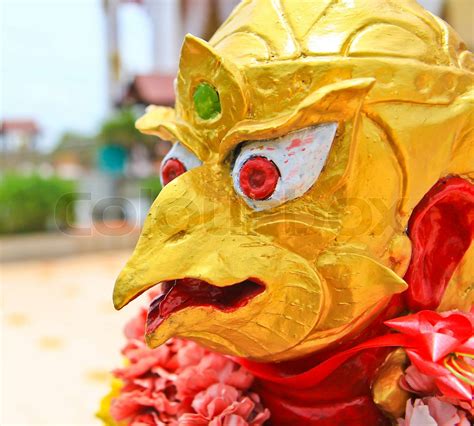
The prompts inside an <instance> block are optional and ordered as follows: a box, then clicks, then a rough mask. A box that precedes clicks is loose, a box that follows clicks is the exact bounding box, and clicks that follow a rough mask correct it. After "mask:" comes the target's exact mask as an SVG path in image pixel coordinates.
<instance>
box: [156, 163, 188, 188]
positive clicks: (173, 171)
mask: <svg viewBox="0 0 474 426" xmlns="http://www.w3.org/2000/svg"><path fill="white" fill-rule="evenodd" d="M185 171H186V167H185V166H184V164H183V163H182V162H181V161H179V160H178V159H176V158H170V159H169V160H166V163H165V164H164V165H163V168H162V169H161V181H162V182H163V185H168V184H169V183H170V182H171V181H172V180H173V179H176V178H177V177H178V176H179V175H182V174H183V173H184V172H185Z"/></svg>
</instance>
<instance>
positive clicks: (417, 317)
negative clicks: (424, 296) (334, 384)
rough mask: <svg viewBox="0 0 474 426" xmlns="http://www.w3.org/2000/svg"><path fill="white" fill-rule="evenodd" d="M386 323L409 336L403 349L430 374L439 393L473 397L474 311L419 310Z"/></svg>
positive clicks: (421, 371) (424, 371)
mask: <svg viewBox="0 0 474 426" xmlns="http://www.w3.org/2000/svg"><path fill="white" fill-rule="evenodd" d="M386 324H387V325H388V326H390V327H392V328H394V329H395V330H397V331H399V332H401V333H403V334H405V335H407V336H410V345H408V347H407V348H406V352H407V354H408V356H409V358H410V360H411V362H412V364H413V365H414V366H415V367H416V368H417V369H418V371H419V372H420V373H422V374H423V375H425V376H428V377H431V378H432V379H433V380H434V384H435V385H436V387H437V388H438V390H439V391H440V392H441V394H442V395H444V396H446V397H448V398H453V399H457V400H460V401H472V395H473V386H474V368H473V366H472V362H471V358H474V315H473V314H472V313H463V312H458V311H451V312H444V313H437V312H432V311H421V312H418V313H417V314H414V315H408V316H405V317H402V318H396V319H393V320H390V321H387V322H386Z"/></svg>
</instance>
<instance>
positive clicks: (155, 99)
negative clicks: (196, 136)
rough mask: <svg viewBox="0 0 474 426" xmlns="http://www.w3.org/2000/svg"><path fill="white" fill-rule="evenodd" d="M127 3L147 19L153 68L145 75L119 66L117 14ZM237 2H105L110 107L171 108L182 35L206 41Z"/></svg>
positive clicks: (211, 0)
mask: <svg viewBox="0 0 474 426" xmlns="http://www.w3.org/2000/svg"><path fill="white" fill-rule="evenodd" d="M127 3H134V4H137V5H140V7H142V8H143V10H144V12H145V13H146V14H147V16H148V18H149V22H150V26H151V32H152V38H153V40H152V42H153V49H152V50H153V53H152V55H153V60H152V63H153V67H152V69H151V70H150V72H149V73H148V74H145V75H130V74H129V73H128V72H127V70H126V69H124V68H123V65H122V61H121V54H120V49H119V33H120V28H119V23H118V22H119V20H118V11H119V8H120V7H122V6H123V5H124V4H127ZM238 3H239V0H104V10H105V14H106V28H107V30H106V31H107V46H108V64H109V97H110V104H111V105H114V106H122V105H133V104H139V105H149V104H161V105H172V104H173V103H174V89H173V80H174V77H175V74H176V71H177V68H178V61H179V53H180V50H181V44H182V41H183V38H184V36H185V35H186V34H187V33H191V34H193V35H195V36H197V37H201V38H204V39H208V38H209V37H210V36H211V35H212V34H213V33H214V32H215V30H216V29H217V28H218V27H219V25H220V24H221V23H222V22H223V21H224V20H225V19H226V18H227V16H228V15H229V14H230V12H231V11H232V9H233V8H234V7H235V6H236V5H237V4H238Z"/></svg>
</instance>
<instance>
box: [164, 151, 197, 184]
mask: <svg viewBox="0 0 474 426" xmlns="http://www.w3.org/2000/svg"><path fill="white" fill-rule="evenodd" d="M201 164H202V161H201V160H199V158H198V157H196V155H194V154H193V153H192V152H191V151H190V150H189V149H188V148H186V147H185V146H184V145H182V144H181V143H179V142H178V143H176V144H174V145H173V147H172V148H171V150H170V151H169V152H168V154H166V156H165V158H163V161H162V162H161V167H160V178H161V184H162V185H163V186H165V185H167V184H168V183H170V182H171V181H172V180H173V179H176V178H177V177H178V176H179V175H182V174H183V173H186V172H187V171H188V170H191V169H194V168H195V167H199V166H200V165H201Z"/></svg>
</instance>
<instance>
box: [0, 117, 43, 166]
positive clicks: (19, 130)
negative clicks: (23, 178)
mask: <svg viewBox="0 0 474 426" xmlns="http://www.w3.org/2000/svg"><path fill="white" fill-rule="evenodd" d="M39 133H40V128H39V125H38V123H37V122H36V121H35V120H34V119H5V120H3V121H2V122H1V123H0V151H1V155H0V170H1V171H2V172H7V171H12V170H20V171H24V172H29V171H31V170H33V169H35V168H36V167H37V166H38V164H39V163H40V161H41V159H42V154H41V153H40V152H38V146H37V137H38V135H39Z"/></svg>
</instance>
